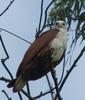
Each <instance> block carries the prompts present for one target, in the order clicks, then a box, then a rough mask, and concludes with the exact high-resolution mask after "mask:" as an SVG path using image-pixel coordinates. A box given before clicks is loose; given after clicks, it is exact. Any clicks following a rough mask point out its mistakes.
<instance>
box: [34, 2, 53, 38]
mask: <svg viewBox="0 0 85 100" xmlns="http://www.w3.org/2000/svg"><path fill="white" fill-rule="evenodd" d="M42 2H43V1H42ZM42 2H41V6H42V7H41V8H42V9H41V14H40V16H41V15H42V14H43V13H42V10H43V4H42ZM53 2H54V0H52V1H51V2H50V4H49V5H48V6H47V8H46V9H45V18H44V23H43V25H42V28H41V29H40V25H41V22H42V18H41V17H40V21H39V24H40V25H39V26H38V31H37V32H36V35H35V37H36V38H37V37H38V36H39V34H40V33H41V32H42V31H43V30H44V28H45V27H46V21H47V13H48V9H49V8H50V6H51V5H52V3H53Z"/></svg>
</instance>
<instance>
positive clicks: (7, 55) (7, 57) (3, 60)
mask: <svg viewBox="0 0 85 100" xmlns="http://www.w3.org/2000/svg"><path fill="white" fill-rule="evenodd" d="M0 41H1V44H2V46H3V49H4V52H5V54H6V58H4V59H1V62H2V64H3V66H4V68H5V69H6V71H7V72H8V74H9V76H10V77H11V79H12V80H13V76H12V74H11V72H10V71H9V69H8V68H7V66H6V64H5V61H6V60H7V59H9V54H8V52H7V50H6V48H5V45H4V42H3V39H2V37H1V35H0Z"/></svg>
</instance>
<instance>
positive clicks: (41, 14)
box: [38, 0, 43, 31]
mask: <svg viewBox="0 0 85 100" xmlns="http://www.w3.org/2000/svg"><path fill="white" fill-rule="evenodd" d="M42 16H43V0H41V13H40V20H39V26H38V31H40V28H41V22H42Z"/></svg>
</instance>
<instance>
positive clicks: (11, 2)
mask: <svg viewBox="0 0 85 100" xmlns="http://www.w3.org/2000/svg"><path fill="white" fill-rule="evenodd" d="M14 1H15V0H12V1H10V3H9V5H8V6H7V7H6V8H5V9H4V11H3V12H2V13H1V14H0V16H2V15H3V14H4V13H5V12H6V11H7V10H8V9H9V7H10V6H11V5H12V4H13V2H14Z"/></svg>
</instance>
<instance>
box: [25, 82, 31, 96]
mask: <svg viewBox="0 0 85 100" xmlns="http://www.w3.org/2000/svg"><path fill="white" fill-rule="evenodd" d="M26 87H27V93H28V94H29V95H30V96H31V93H30V87H29V82H27V84H26Z"/></svg>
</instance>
